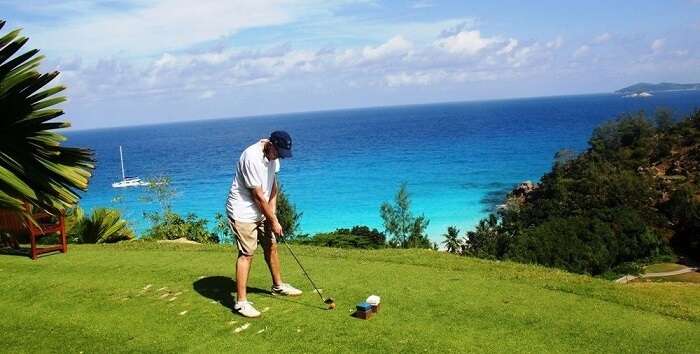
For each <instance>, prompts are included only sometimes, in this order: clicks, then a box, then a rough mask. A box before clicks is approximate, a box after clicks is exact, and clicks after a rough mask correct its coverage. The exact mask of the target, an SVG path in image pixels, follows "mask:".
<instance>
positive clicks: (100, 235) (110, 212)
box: [68, 208, 135, 243]
mask: <svg viewBox="0 0 700 354" xmlns="http://www.w3.org/2000/svg"><path fill="white" fill-rule="evenodd" d="M68 219H69V220H71V221H70V223H72V225H70V224H69V227H70V229H68V230H69V231H68V236H69V238H70V239H71V240H72V241H73V242H77V243H115V242H119V241H127V240H132V239H134V238H135V234H134V231H133V230H132V229H131V227H129V224H128V223H127V221H126V220H124V219H123V218H122V216H121V213H120V212H119V210H117V209H109V208H98V209H95V210H93V211H92V214H90V216H89V217H86V216H85V215H84V213H83V211H82V209H80V208H76V209H75V210H74V211H73V212H72V213H71V214H70V217H69V218H68Z"/></svg>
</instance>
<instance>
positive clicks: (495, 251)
mask: <svg viewBox="0 0 700 354" xmlns="http://www.w3.org/2000/svg"><path fill="white" fill-rule="evenodd" d="M508 247H509V238H508V236H507V234H506V232H505V231H504V228H503V227H502V226H501V225H499V224H498V218H497V217H496V216H495V215H493V214H491V215H489V217H487V218H486V219H482V220H479V223H478V224H477V226H476V229H475V230H474V231H467V235H466V237H465V239H464V244H463V250H462V253H463V254H464V255H469V256H474V257H481V258H497V259H502V258H504V256H505V254H506V251H507V250H508Z"/></svg>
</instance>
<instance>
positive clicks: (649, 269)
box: [644, 263, 686, 273]
mask: <svg viewBox="0 0 700 354" xmlns="http://www.w3.org/2000/svg"><path fill="white" fill-rule="evenodd" d="M683 268H686V267H685V266H683V265H680V264H675V263H656V264H650V265H648V266H646V267H644V272H645V273H663V272H672V271H674V270H680V269H683Z"/></svg>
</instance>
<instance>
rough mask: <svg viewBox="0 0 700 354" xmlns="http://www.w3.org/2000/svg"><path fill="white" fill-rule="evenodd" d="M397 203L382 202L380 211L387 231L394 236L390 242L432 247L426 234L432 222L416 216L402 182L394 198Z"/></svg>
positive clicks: (398, 244) (408, 245)
mask: <svg viewBox="0 0 700 354" xmlns="http://www.w3.org/2000/svg"><path fill="white" fill-rule="evenodd" d="M394 203H395V204H393V205H392V204H390V203H389V202H384V203H382V205H381V207H380V208H379V213H380V215H381V217H382V219H383V220H384V228H385V229H386V232H387V233H388V234H389V235H391V236H392V238H391V240H390V241H389V244H390V245H392V246H394V247H403V248H408V247H422V248H432V247H433V245H432V243H431V242H430V241H429V239H428V237H427V236H426V235H425V229H426V228H427V226H428V223H429V222H430V221H429V220H428V219H427V218H426V217H425V216H420V217H414V216H413V215H412V214H411V199H410V196H409V194H408V189H407V188H406V183H402V184H401V186H400V187H399V191H398V192H397V193H396V197H395V198H394Z"/></svg>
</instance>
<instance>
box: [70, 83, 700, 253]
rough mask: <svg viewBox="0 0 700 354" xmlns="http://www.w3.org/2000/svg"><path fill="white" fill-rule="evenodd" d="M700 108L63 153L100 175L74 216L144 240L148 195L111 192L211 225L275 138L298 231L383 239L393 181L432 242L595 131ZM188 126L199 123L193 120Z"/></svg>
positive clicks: (350, 113) (662, 100) (94, 139)
mask: <svg viewBox="0 0 700 354" xmlns="http://www.w3.org/2000/svg"><path fill="white" fill-rule="evenodd" d="M658 107H667V108H671V109H672V110H673V111H674V113H675V115H676V116H677V117H679V116H681V115H684V114H687V113H689V112H691V111H693V110H694V109H696V108H700V91H684V92H683V91H681V92H668V93H659V94H656V95H654V96H653V97H647V98H623V97H621V96H619V95H614V94H598V95H582V96H562V97H544V98H527V99H511V100H493V101H478V102H460V103H440V104H427V105H412V106H400V107H381V108H363V109H351V110H338V111H324V112H311V113H294V114H281V115H269V116H258V117H244V118H230V119H218V120H206V121H192V122H185V123H171V124H161V125H149V126H135V127H125V128H112V129H99V130H84V131H70V130H68V131H67V132H66V135H67V136H68V138H69V139H68V141H67V142H66V144H67V145H70V146H80V147H87V148H90V149H93V150H94V151H95V156H96V159H97V168H96V170H95V173H94V176H93V178H92V180H91V181H90V186H89V190H88V191H87V192H86V193H83V195H82V200H81V202H80V204H81V206H82V207H83V208H85V209H86V210H88V211H89V210H92V209H93V208H96V207H101V206H107V207H117V208H119V209H121V210H122V211H123V213H124V215H125V217H126V218H127V220H129V222H130V223H131V224H132V226H133V227H134V228H135V229H136V230H137V231H139V232H141V231H144V230H145V229H146V228H147V227H148V224H147V223H146V221H145V219H144V217H143V213H144V211H152V210H155V209H156V208H157V206H156V205H155V204H154V203H148V202H146V201H144V189H143V187H141V188H130V189H126V190H125V189H115V188H112V186H111V184H112V182H115V181H118V180H120V179H121V170H120V167H119V146H120V145H121V146H122V147H123V149H124V158H125V165H126V170H127V175H131V176H139V177H141V178H149V177H155V176H169V177H170V178H171V180H172V187H173V188H174V189H175V190H176V192H177V194H176V196H175V198H174V199H173V208H174V209H175V210H176V211H177V212H180V213H189V212H192V213H195V214H197V215H198V216H201V217H204V218H207V219H209V220H211V221H210V226H213V224H214V215H215V213H217V212H221V213H224V212H225V209H224V203H225V200H226V196H227V194H228V190H229V187H230V184H231V180H232V178H233V175H234V172H235V164H236V161H237V160H238V158H239V155H240V153H241V152H242V151H243V149H245V148H246V147H248V146H249V145H251V144H253V143H255V142H256V141H258V140H259V139H260V138H263V137H266V136H268V135H269V133H270V132H272V131H273V130H286V131H288V132H289V133H290V135H291V136H292V138H293V140H294V157H293V158H292V159H286V160H282V168H281V172H280V180H281V183H282V185H283V187H284V189H285V191H286V192H287V194H288V196H289V198H290V200H291V201H292V202H293V203H294V204H296V207H297V209H298V211H300V212H302V213H303V216H302V219H301V231H302V232H304V233H311V234H313V233H316V232H322V231H332V230H334V229H336V228H339V227H351V226H353V225H368V226H370V227H375V228H378V229H380V230H381V229H383V226H382V220H381V218H380V216H379V206H380V205H381V203H382V202H384V201H392V200H393V198H394V195H395V193H396V191H397V190H398V188H399V186H400V184H401V183H406V184H407V187H408V191H409V193H410V196H411V201H412V204H411V210H412V211H413V213H414V214H416V215H420V214H423V215H425V216H426V217H427V218H428V219H429V220H430V224H429V226H428V233H429V235H430V237H431V239H433V240H435V241H439V240H441V238H442V236H441V235H442V234H443V233H445V231H446V229H447V227H448V226H450V225H454V226H457V227H458V228H459V229H461V230H462V232H464V231H466V230H469V229H472V228H473V227H474V225H475V224H476V223H477V222H478V221H479V219H481V218H482V217H484V216H486V215H487V214H488V212H489V211H490V210H493V208H494V206H495V205H497V204H498V203H499V202H500V201H501V200H502V198H503V196H504V195H505V193H507V191H509V190H510V189H511V188H512V187H513V186H514V185H516V184H518V183H520V182H522V181H525V180H532V181H537V180H538V179H539V178H540V176H542V174H543V173H545V172H547V171H548V170H549V169H550V168H551V166H552V161H553V156H554V154H555V153H556V152H557V151H558V150H560V149H563V148H566V149H571V150H575V151H582V150H584V149H585V148H586V147H587V141H588V138H589V137H590V135H591V132H592V130H593V129H594V128H595V127H596V126H597V125H599V124H600V123H601V122H604V121H607V120H610V119H614V118H616V117H618V116H619V115H620V114H623V113H625V112H638V111H640V110H644V111H645V112H647V113H653V112H654V111H655V110H656V108H658ZM193 118H196V117H193Z"/></svg>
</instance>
